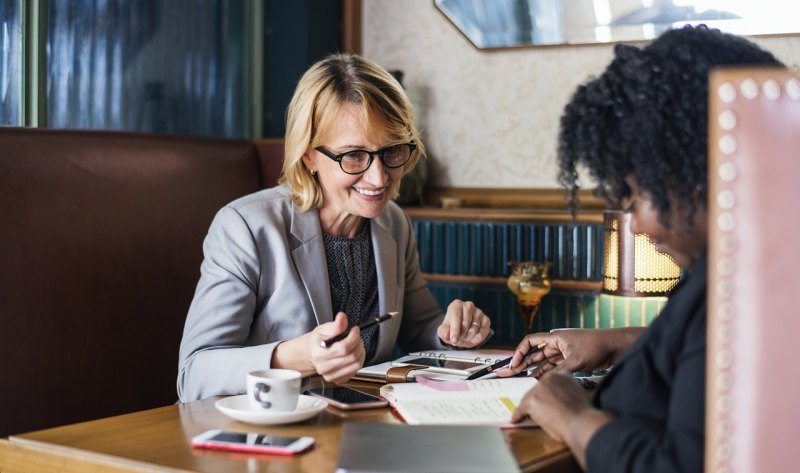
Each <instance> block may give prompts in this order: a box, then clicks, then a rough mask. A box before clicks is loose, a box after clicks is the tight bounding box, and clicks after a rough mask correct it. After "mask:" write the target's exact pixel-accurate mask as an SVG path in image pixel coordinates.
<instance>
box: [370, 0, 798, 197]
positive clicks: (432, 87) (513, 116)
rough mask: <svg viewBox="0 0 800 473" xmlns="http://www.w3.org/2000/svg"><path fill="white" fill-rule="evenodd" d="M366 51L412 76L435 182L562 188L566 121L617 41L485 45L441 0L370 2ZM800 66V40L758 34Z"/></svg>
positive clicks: (409, 83)
mask: <svg viewBox="0 0 800 473" xmlns="http://www.w3.org/2000/svg"><path fill="white" fill-rule="evenodd" d="M362 20H363V32H362V39H363V54H364V56H366V57H368V58H370V59H372V60H374V61H376V62H377V63H379V64H381V65H382V66H384V67H386V68H387V69H400V70H402V71H403V72H404V73H405V78H404V81H403V82H404V85H405V86H406V89H407V90H408V94H409V96H410V98H411V100H412V102H413V103H414V105H415V106H416V108H417V114H418V119H419V124H420V126H421V128H422V130H423V137H424V139H425V142H426V144H427V146H428V150H429V155H430V156H431V158H432V160H433V162H432V163H431V167H432V169H433V176H434V178H433V179H434V182H433V185H435V186H448V187H489V188H492V187H498V188H531V187H534V188H554V187H558V184H557V182H556V178H555V174H556V164H555V155H556V149H555V143H556V138H557V134H558V119H559V117H560V115H561V110H562V109H563V107H564V105H565V104H566V102H567V101H568V100H569V97H570V95H571V94H572V91H573V90H574V89H575V87H576V86H577V85H578V84H580V83H582V82H584V81H585V80H586V79H588V78H589V77H590V76H591V75H596V74H599V73H600V72H602V70H603V69H604V67H605V65H606V64H607V63H608V62H609V61H610V59H611V56H612V47H611V46H606V45H599V46H570V47H567V46H564V47H546V48H525V49H514V50H501V51H497V50H496V51H485V52H482V51H479V50H477V49H475V48H474V47H473V46H472V44H471V43H470V42H469V41H468V40H467V39H466V38H465V37H464V36H462V35H461V33H459V32H458V31H457V30H456V29H455V27H453V26H452V24H451V23H450V22H448V20H447V19H446V18H445V17H444V16H443V15H442V14H441V13H440V12H439V11H438V10H436V8H435V7H434V6H433V0H363V19H362ZM756 42H758V43H760V44H761V45H762V46H764V47H766V48H767V49H769V50H771V51H772V52H773V53H775V54H776V55H777V56H778V57H779V58H780V59H781V60H783V61H784V62H786V63H788V64H791V65H797V64H798V63H799V62H800V37H784V38H758V39H756Z"/></svg>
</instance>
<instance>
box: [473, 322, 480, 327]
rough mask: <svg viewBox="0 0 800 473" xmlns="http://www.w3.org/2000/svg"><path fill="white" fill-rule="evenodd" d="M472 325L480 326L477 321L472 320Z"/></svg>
mask: <svg viewBox="0 0 800 473" xmlns="http://www.w3.org/2000/svg"><path fill="white" fill-rule="evenodd" d="M472 325H474V326H476V327H480V326H481V324H479V323H478V322H472Z"/></svg>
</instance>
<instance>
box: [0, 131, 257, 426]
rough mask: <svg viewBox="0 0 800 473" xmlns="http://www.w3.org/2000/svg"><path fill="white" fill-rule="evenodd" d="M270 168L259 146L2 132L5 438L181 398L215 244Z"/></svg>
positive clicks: (0, 411)
mask: <svg viewBox="0 0 800 473" xmlns="http://www.w3.org/2000/svg"><path fill="white" fill-rule="evenodd" d="M261 172H262V170H261V168H260V164H259V155H258V153H257V150H256V148H255V146H254V144H253V143H252V142H248V141H231V140H216V139H202V138H182V137H181V138H179V137H173V136H157V135H146V134H135V133H113V132H96V131H66V130H61V131H59V130H41V129H19V128H0V436H5V435H8V434H10V433H19V432H22V431H28V430H35V429H39V428H44V427H49V426H55V425H61V424H65V423H71V422H76V421H82V420H87V419H91V418H98V417H104V416H109V415H113V414H119V413H123V412H130V411H136V410H140V409H145V408H150V407H156V406H162V405H166V404H170V403H173V402H175V401H176V400H177V394H176V390H175V379H176V375H177V363H178V346H179V343H180V339H181V334H182V330H183V324H184V320H185V317H186V312H187V310H188V307H189V303H190V302H191V299H192V296H193V293H194V289H195V285H196V284H197V280H198V277H199V268H200V262H201V261H202V241H203V238H204V237H205V234H206V231H207V229H208V226H209V224H210V223H211V219H212V218H213V215H214V213H215V212H216V211H217V210H218V209H219V208H220V207H221V206H222V205H224V204H225V203H226V202H228V201H230V200H232V199H234V198H236V197H239V196H242V195H245V194H248V193H251V192H254V191H256V190H258V189H260V188H261V187H262V180H261V179H262V177H261ZM271 184H272V183H270V185H271Z"/></svg>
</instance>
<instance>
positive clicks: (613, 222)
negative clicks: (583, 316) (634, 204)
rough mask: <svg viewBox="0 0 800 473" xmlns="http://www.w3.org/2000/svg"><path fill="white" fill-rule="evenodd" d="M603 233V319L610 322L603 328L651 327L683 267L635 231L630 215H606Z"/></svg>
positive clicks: (610, 213) (620, 213) (623, 213)
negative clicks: (648, 325) (650, 323)
mask: <svg viewBox="0 0 800 473" xmlns="http://www.w3.org/2000/svg"><path fill="white" fill-rule="evenodd" d="M603 233H604V244H603V286H602V293H601V301H600V302H601V308H600V310H601V312H606V314H603V315H601V318H608V319H610V320H606V321H604V323H602V325H604V326H611V327H613V326H630V325H642V326H644V325H647V324H648V323H649V322H650V321H652V319H653V318H654V317H655V316H656V315H657V314H658V312H659V311H660V310H661V308H662V307H663V306H664V304H665V303H666V297H665V296H666V295H667V293H669V291H670V290H671V289H672V288H673V287H675V285H676V284H677V283H678V280H680V277H681V270H680V267H679V266H678V265H677V264H676V263H675V261H673V259H672V258H671V257H670V256H668V255H666V254H664V253H661V252H659V251H658V250H657V249H656V247H655V245H654V244H653V242H652V241H650V238H649V237H648V236H647V235H644V234H634V233H633V232H632V231H631V215H630V214H629V213H625V212H621V211H607V212H604V214H603ZM614 296H618V297H614ZM620 299H621V300H620ZM604 308H605V310H604ZM637 319H640V321H639V322H636V320H637Z"/></svg>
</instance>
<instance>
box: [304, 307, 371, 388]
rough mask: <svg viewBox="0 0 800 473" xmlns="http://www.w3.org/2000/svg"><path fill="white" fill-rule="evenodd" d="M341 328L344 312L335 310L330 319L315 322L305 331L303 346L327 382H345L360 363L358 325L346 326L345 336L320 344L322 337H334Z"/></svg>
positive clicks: (361, 346) (345, 324)
mask: <svg viewBox="0 0 800 473" xmlns="http://www.w3.org/2000/svg"><path fill="white" fill-rule="evenodd" d="M345 330H347V315H346V314H345V313H344V312H339V313H338V314H336V318H335V319H334V320H333V322H328V323H324V324H321V325H318V326H317V327H316V328H315V329H314V330H312V331H311V332H310V333H309V337H308V345H307V347H308V357H309V359H310V360H311V364H312V365H313V366H314V369H315V370H316V372H317V374H319V375H320V376H322V378H323V379H324V380H325V381H328V382H331V383H344V382H346V381H347V380H349V379H350V378H352V377H353V375H355V374H356V371H358V370H359V369H361V367H362V366H364V357H365V356H366V351H365V350H364V343H363V341H362V340H361V330H359V328H358V327H353V328H352V329H350V333H348V334H347V337H345V338H344V339H343V340H340V341H338V342H336V343H334V344H333V345H331V346H330V347H327V348H326V347H324V346H322V342H323V341H324V340H327V339H328V338H331V337H335V336H336V335H339V334H340V333H342V332H344V331H345Z"/></svg>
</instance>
